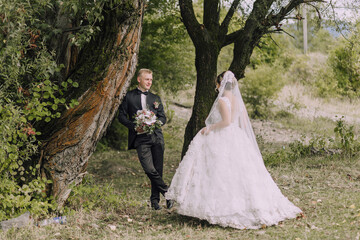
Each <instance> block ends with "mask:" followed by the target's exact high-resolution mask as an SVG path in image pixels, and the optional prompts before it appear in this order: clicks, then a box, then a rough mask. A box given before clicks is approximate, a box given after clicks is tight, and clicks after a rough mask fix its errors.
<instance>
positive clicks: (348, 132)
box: [334, 116, 360, 155]
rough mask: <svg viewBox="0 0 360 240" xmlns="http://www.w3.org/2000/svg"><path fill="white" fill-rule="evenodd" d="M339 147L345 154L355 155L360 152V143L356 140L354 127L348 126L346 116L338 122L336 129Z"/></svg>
mask: <svg viewBox="0 0 360 240" xmlns="http://www.w3.org/2000/svg"><path fill="white" fill-rule="evenodd" d="M334 132H335V134H336V138H337V140H338V146H339V148H340V149H341V150H342V151H343V153H344V154H350V155H351V154H353V153H354V152H359V151H360V142H359V141H358V140H357V139H356V138H355V133H354V126H353V125H348V124H346V122H345V120H344V116H342V117H341V118H339V119H338V120H337V121H336V127H335V128H334Z"/></svg>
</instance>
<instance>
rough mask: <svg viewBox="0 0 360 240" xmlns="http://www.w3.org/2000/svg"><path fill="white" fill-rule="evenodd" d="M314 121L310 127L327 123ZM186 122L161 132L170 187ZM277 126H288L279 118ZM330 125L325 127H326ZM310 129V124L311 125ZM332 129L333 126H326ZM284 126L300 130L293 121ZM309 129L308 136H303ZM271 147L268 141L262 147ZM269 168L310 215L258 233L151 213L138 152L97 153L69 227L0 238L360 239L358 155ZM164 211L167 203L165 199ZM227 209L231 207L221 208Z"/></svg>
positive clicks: (70, 207)
mask: <svg viewBox="0 0 360 240" xmlns="http://www.w3.org/2000/svg"><path fill="white" fill-rule="evenodd" d="M319 121H320V122H317V121H316V119H315V120H314V121H309V122H308V123H307V124H306V129H308V128H309V129H310V128H311V127H316V126H321V125H322V124H325V123H327V121H326V120H324V119H319ZM185 122H186V120H184V119H182V118H177V117H174V119H173V120H172V122H171V123H169V124H168V125H167V126H166V128H165V129H164V130H165V131H164V135H165V141H166V152H165V163H164V169H165V173H164V174H165V175H164V178H165V181H166V182H168V183H169V182H170V181H171V178H172V176H173V174H174V173H175V170H176V167H177V166H178V164H179V162H180V152H181V147H182V135H183V132H184V126H185ZM278 123H279V124H284V122H281V120H279V121H278ZM327 124H328V123H327ZM309 125H310V126H309ZM326 126H328V125H326ZM286 127H288V128H290V129H295V130H297V129H296V128H298V127H299V123H298V122H297V121H294V122H293V123H292V124H288V125H287V126H286ZM306 131H307V130H306ZM261 144H262V145H263V146H264V149H266V146H269V145H270V144H271V143H267V142H263V143H261ZM268 170H269V172H270V173H271V175H272V176H273V178H274V180H275V181H276V182H277V184H278V186H279V187H280V189H281V190H282V192H283V193H284V195H286V196H287V197H288V198H289V199H290V200H291V201H292V202H294V203H295V204H296V205H297V206H299V207H300V208H301V209H302V210H303V211H304V214H305V217H303V218H299V219H292V220H288V221H284V222H283V223H281V224H280V225H278V226H270V227H266V228H264V229H260V230H237V229H232V228H222V227H219V226H215V225H210V224H208V223H207V222H206V221H201V220H198V219H195V218H190V217H185V216H181V215H179V214H177V213H176V211H175V210H172V211H168V210H166V209H165V207H164V208H163V209H162V210H160V211H153V210H151V209H150V207H149V201H148V199H149V194H150V185H149V181H148V179H147V177H146V176H145V174H144V173H143V170H142V169H141V166H140V164H139V162H138V159H137V155H136V152H135V151H133V150H132V151H114V150H111V151H106V152H98V153H95V154H94V155H93V156H92V157H91V159H90V161H89V167H88V172H89V174H88V175H87V177H86V178H85V180H84V183H83V184H82V185H81V186H78V187H76V188H75V190H74V191H73V193H72V195H71V197H70V199H69V202H68V204H67V208H66V210H65V212H63V213H62V214H63V215H66V216H67V224H65V225H48V226H44V227H35V226H31V227H27V228H22V229H12V230H9V231H7V232H1V231H0V239H148V240H150V239H359V238H360V157H359V156H353V157H343V156H312V157H301V158H299V159H297V160H296V161H292V162H291V163H284V164H281V161H280V164H279V165H276V166H274V167H270V166H268ZM161 204H162V205H163V206H164V204H165V201H164V200H163V199H162V202H161ZM224 204H226V203H224Z"/></svg>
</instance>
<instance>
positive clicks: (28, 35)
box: [0, 0, 78, 219]
mask: <svg viewBox="0 0 360 240" xmlns="http://www.w3.org/2000/svg"><path fill="white" fill-rule="evenodd" d="M54 8H55V5H54V1H51V0H36V1H32V2H31V3H30V2H26V1H21V0H15V1H11V2H9V1H0V82H1V85H0V119H1V123H0V139H1V140H0V163H1V167H0V176H1V181H2V183H3V186H4V187H3V188H2V189H1V192H0V196H1V198H2V199H3V201H2V202H3V205H2V207H1V208H0V212H1V214H0V215H1V217H0V218H1V219H4V218H8V217H13V216H16V215H17V214H20V213H22V212H23V211H25V210H29V211H30V212H31V213H32V214H34V215H37V214H44V213H46V212H47V211H48V210H51V209H53V208H54V206H55V205H54V202H52V201H50V199H49V198H48V197H47V196H46V194H45V184H47V183H49V182H48V181H46V180H45V179H41V178H40V177H39V167H40V166H39V164H38V162H37V160H36V159H35V157H34V156H35V155H36V154H37V151H38V147H39V145H40V144H41V142H40V141H39V140H38V137H39V136H40V135H41V132H40V131H38V130H37V129H36V126H39V125H41V124H42V123H43V124H46V123H47V122H50V121H51V120H52V119H54V118H59V117H60V115H61V111H62V109H64V108H65V107H66V108H69V107H73V106H75V105H76V104H77V101H76V100H71V101H70V102H68V101H67V100H65V97H64V93H65V92H66V91H67V90H68V89H69V88H71V87H77V86H78V83H76V82H73V81H72V80H71V79H68V80H67V81H66V82H61V83H60V82H58V81H57V80H56V79H57V75H58V73H59V71H60V70H61V68H62V67H63V66H61V65H60V66H59V65H57V63H56V61H55V58H56V57H55V53H54V52H53V51H50V50H49V49H48V45H49V42H50V41H51V37H53V36H55V35H56V32H57V29H54V28H53V27H52V26H51V25H50V24H49V23H48V20H49V19H48V18H49V14H51V13H53V11H54Z"/></svg>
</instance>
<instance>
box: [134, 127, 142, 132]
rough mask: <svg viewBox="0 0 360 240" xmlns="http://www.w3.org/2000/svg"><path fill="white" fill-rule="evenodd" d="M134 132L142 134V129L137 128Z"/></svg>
mask: <svg viewBox="0 0 360 240" xmlns="http://www.w3.org/2000/svg"><path fill="white" fill-rule="evenodd" d="M135 131H136V132H137V133H144V129H142V128H141V127H137V128H136V129H135Z"/></svg>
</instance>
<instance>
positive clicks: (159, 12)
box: [133, 0, 195, 93]
mask: <svg viewBox="0 0 360 240" xmlns="http://www.w3.org/2000/svg"><path fill="white" fill-rule="evenodd" d="M194 59H195V55H194V48H193V46H192V44H191V41H190V39H189V37H188V36H187V34H186V29H185V27H184V26H183V24H182V22H181V20H180V12H179V10H178V6H177V1H175V0H171V1H150V2H149V3H148V6H147V9H146V13H145V17H144V22H143V31H142V35H141V44H140V50H139V63H138V69H140V68H149V69H151V70H153V72H154V82H153V87H152V88H153V89H154V90H155V91H159V90H164V91H166V92H172V93H175V92H177V91H178V90H180V89H186V88H189V87H191V86H192V84H193V83H194V82H195V68H194ZM136 84H137V81H136V79H135V78H134V79H133V85H136Z"/></svg>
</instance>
